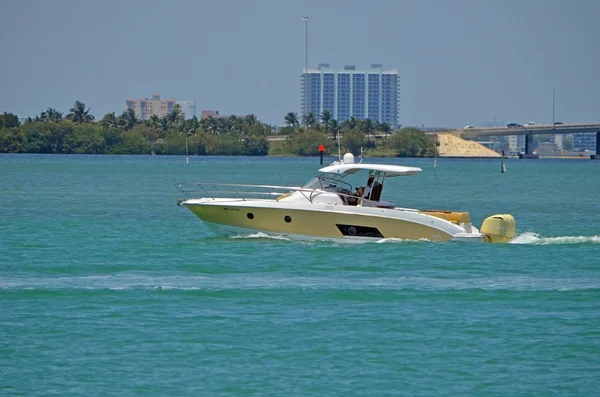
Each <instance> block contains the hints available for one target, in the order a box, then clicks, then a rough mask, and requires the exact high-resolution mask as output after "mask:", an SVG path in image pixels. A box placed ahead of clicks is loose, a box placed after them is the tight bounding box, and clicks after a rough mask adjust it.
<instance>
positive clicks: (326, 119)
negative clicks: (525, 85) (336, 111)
mask: <svg viewBox="0 0 600 397" xmlns="http://www.w3.org/2000/svg"><path fill="white" fill-rule="evenodd" d="M332 119H333V118H332V116H331V112H330V111H329V110H323V113H321V123H323V127H324V128H325V133H326V134H329V130H330V127H331V120H332Z"/></svg>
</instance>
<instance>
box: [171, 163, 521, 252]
mask: <svg viewBox="0 0 600 397" xmlns="http://www.w3.org/2000/svg"><path fill="white" fill-rule="evenodd" d="M359 171H363V172H365V173H368V178H365V179H366V181H365V182H366V183H365V186H364V189H361V188H356V189H353V186H352V184H351V183H349V182H348V179H346V177H348V176H350V175H353V174H356V173H358V172H359ZM421 171H422V170H421V169H420V168H418V167H405V166H398V165H385V164H363V163H362V162H361V163H355V162H354V156H353V155H352V154H346V155H345V156H344V160H343V161H340V162H336V163H334V164H332V165H330V166H327V167H323V168H321V169H320V170H319V172H320V173H319V174H318V175H317V176H315V177H314V178H312V179H311V180H310V181H309V182H308V183H307V184H305V185H304V186H302V187H289V186H270V185H242V184H226V183H212V182H208V183H204V182H199V183H185V184H177V185H176V187H177V188H178V189H179V190H180V191H181V192H182V193H183V194H184V195H185V198H183V199H179V200H178V205H181V206H185V207H187V208H188V209H189V210H190V211H192V212H193V213H194V214H195V215H196V216H197V217H198V218H200V219H201V220H203V221H204V222H205V223H206V225H207V226H208V227H209V228H210V229H211V230H212V231H213V232H215V233H216V234H217V235H226V236H231V235H244V234H246V235H247V234H251V233H256V232H261V233H264V234H266V235H271V236H282V237H286V238H289V239H293V240H326V241H335V242H343V243H364V242H369V241H378V240H381V239H402V240H428V241H448V240H460V241H480V242H492V243H501V242H508V241H510V240H512V239H513V238H514V235H515V220H514V218H513V217H512V216H511V215H508V214H501V215H493V216H491V217H489V218H487V219H486V220H484V222H483V224H482V227H481V230H479V229H477V228H476V227H475V226H473V224H472V223H471V218H470V215H469V213H468V212H457V211H442V210H419V209H413V208H402V207H397V206H395V205H394V204H393V203H392V202H390V201H385V200H383V199H382V198H381V193H382V190H383V186H384V185H385V184H386V183H388V180H389V179H390V178H394V177H398V176H407V175H415V174H418V173H419V172H421ZM357 175H358V174H357ZM350 179H352V178H350Z"/></svg>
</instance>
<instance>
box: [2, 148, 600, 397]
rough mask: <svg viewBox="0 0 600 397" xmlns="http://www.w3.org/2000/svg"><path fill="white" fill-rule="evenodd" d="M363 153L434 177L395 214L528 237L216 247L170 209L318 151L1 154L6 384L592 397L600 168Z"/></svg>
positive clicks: (308, 172)
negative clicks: (501, 227) (444, 214)
mask: <svg viewBox="0 0 600 397" xmlns="http://www.w3.org/2000/svg"><path fill="white" fill-rule="evenodd" d="M332 160H333V159H331V158H330V159H326V161H327V162H330V161H332ZM365 161H366V160H365ZM369 161H372V162H387V163H393V164H402V165H412V166H420V167H422V168H423V171H424V172H423V173H422V174H421V175H418V176H414V177H412V176H411V177H406V178H395V179H394V180H390V181H388V182H387V183H386V186H385V188H384V192H383V195H384V196H385V198H386V199H390V200H391V201H393V202H395V203H396V204H397V205H400V206H403V207H414V208H427V209H451V210H465V211H470V213H471V218H472V219H473V221H474V224H475V225H476V226H478V227H479V226H480V225H481V222H482V221H483V219H484V218H485V217H487V216H489V215H492V214H496V213H510V214H512V215H514V216H515V218H516V221H517V230H518V236H517V238H516V239H515V241H514V242H513V243H511V244H469V243H458V242H448V243H429V242H426V241H420V242H407V241H394V240H383V241H380V242H378V243H368V244H363V245H344V244H335V243H327V242H292V241H288V240H286V239H281V238H279V239H275V238H267V237H266V236H264V235H262V234H260V233H257V234H251V235H242V236H237V237H235V238H219V237H215V236H213V235H212V234H211V233H210V231H209V230H208V229H207V228H206V227H205V226H204V224H203V223H202V222H201V221H200V220H198V219H197V218H196V217H195V216H193V214H192V213H191V212H190V211H188V210H187V209H185V208H183V207H177V206H176V199H177V198H178V197H180V193H179V192H178V191H177V190H176V189H175V187H174V184H175V183H178V182H188V181H204V182H206V181H222V182H231V183H259V184H275V185H290V186H299V185H302V184H303V183H304V182H306V181H307V180H308V179H309V178H310V177H311V176H313V175H314V174H316V172H317V170H318V168H319V163H318V158H278V157H270V158H250V157H193V158H191V159H190V164H189V165H186V164H185V160H184V158H182V157H160V156H62V155H1V156H0V186H1V189H0V394H1V395H4V396H13V395H26V396H37V395H86V396H90V395H98V396H104V395H120V396H130V395H144V396H147V395H157V396H158V395H160V396H162V395H202V396H204V395H207V396H209V395H215V396H216V395H218V396H244V395H247V396H264V395H268V396H275V395H282V396H283V395H285V396H306V395H336V396H337V395H344V396H388V395H389V396H396V395H410V396H419V395H482V396H493V395H502V396H505V395H528V396H538V395H570V396H584V395H585V396H588V395H596V394H597V393H598V392H597V390H599V388H600V200H599V192H600V187H599V184H600V177H599V172H600V162H594V161H584V160H537V161H535V160H509V161H508V162H507V173H505V174H501V173H500V164H499V161H498V160H449V159H439V160H438V163H437V167H436V168H434V167H433V161H432V160H430V159H387V160H384V159H369Z"/></svg>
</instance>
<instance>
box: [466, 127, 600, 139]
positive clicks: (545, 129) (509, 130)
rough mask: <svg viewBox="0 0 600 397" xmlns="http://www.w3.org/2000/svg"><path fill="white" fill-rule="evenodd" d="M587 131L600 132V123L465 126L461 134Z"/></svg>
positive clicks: (472, 135)
mask: <svg viewBox="0 0 600 397" xmlns="http://www.w3.org/2000/svg"><path fill="white" fill-rule="evenodd" d="M585 132H596V133H598V132H600V124H558V125H552V124H534V125H524V126H522V127H486V128H464V129H462V130H461V135H462V137H463V138H472V137H477V136H507V135H543V134H580V133H585Z"/></svg>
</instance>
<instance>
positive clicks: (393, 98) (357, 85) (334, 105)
mask: <svg viewBox="0 0 600 397" xmlns="http://www.w3.org/2000/svg"><path fill="white" fill-rule="evenodd" d="M305 78H306V84H305ZM300 81H301V83H302V88H301V97H302V98H301V99H302V106H301V108H302V114H304V113H305V106H306V113H309V112H312V113H313V114H315V115H316V116H318V115H321V114H322V113H323V111H325V110H328V111H329V112H330V113H331V115H332V117H333V118H334V119H336V120H337V121H338V122H340V123H341V122H344V121H346V120H348V119H349V118H350V117H354V118H355V119H358V120H364V119H367V118H368V119H371V120H373V121H379V122H381V123H387V124H389V125H391V126H392V127H397V126H398V124H399V120H398V105H399V96H398V95H399V91H400V76H398V71H397V70H396V69H392V70H383V67H382V65H380V64H372V65H371V68H370V69H365V70H357V69H356V67H355V66H354V65H346V66H344V69H332V68H330V67H329V64H326V63H322V64H320V65H319V68H318V69H308V70H306V69H303V73H302V76H301V78H300ZM305 87H306V88H305ZM305 91H306V92H305Z"/></svg>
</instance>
